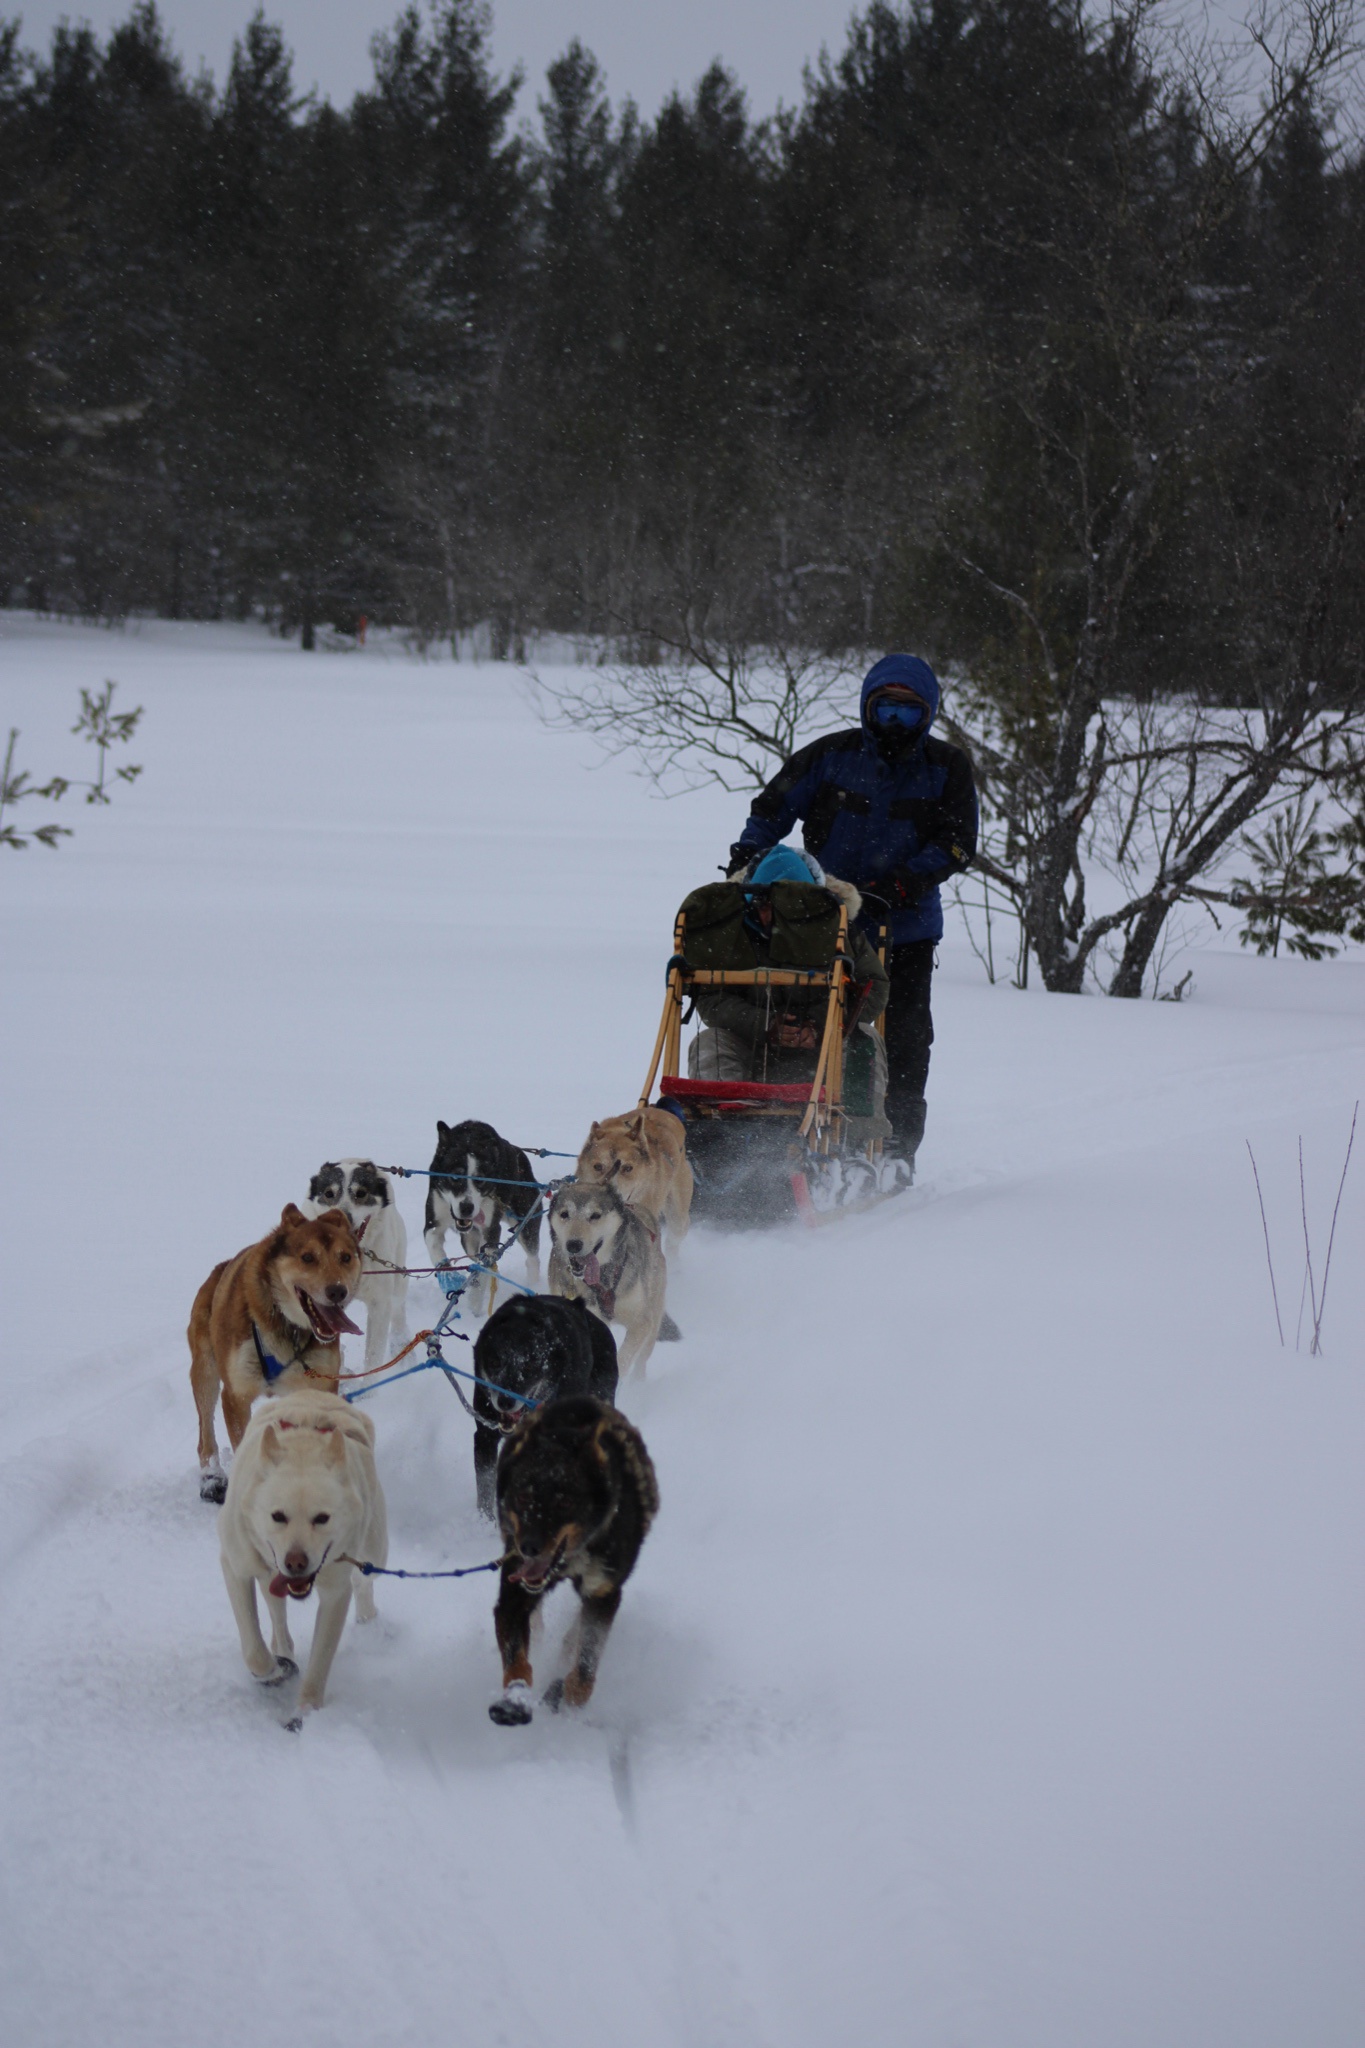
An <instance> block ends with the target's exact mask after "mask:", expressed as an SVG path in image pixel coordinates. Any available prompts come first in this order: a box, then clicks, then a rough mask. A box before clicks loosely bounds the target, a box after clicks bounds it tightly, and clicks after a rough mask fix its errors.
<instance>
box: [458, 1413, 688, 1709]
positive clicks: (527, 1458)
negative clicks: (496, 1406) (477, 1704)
mask: <svg viewBox="0 0 1365 2048" xmlns="http://www.w3.org/2000/svg"><path fill="white" fill-rule="evenodd" d="M658 1508H659V1487H658V1482H657V1480H656V1479H655V1477H654V1467H653V1465H652V1464H651V1462H650V1457H649V1452H648V1451H647V1450H646V1449H645V1447H644V1444H643V1443H642V1442H641V1440H640V1435H639V1432H638V1430H635V1429H632V1427H631V1425H630V1424H629V1423H628V1422H627V1421H626V1418H625V1416H624V1415H622V1414H620V1413H619V1412H618V1411H617V1410H616V1409H615V1408H609V1407H608V1406H607V1405H606V1403H605V1402H603V1401H594V1400H592V1399H591V1398H590V1397H589V1396H588V1395H586V1394H579V1395H576V1396H574V1397H573V1398H571V1399H570V1400H567V1401H551V1402H550V1403H549V1404H548V1406H547V1407H544V1408H537V1409H536V1410H535V1411H534V1413H533V1414H531V1415H528V1416H527V1418H526V1420H525V1421H524V1422H523V1423H521V1424H520V1426H519V1427H518V1428H517V1430H516V1431H515V1432H514V1434H513V1435H512V1436H510V1437H509V1438H508V1439H507V1442H506V1443H505V1444H504V1446H503V1451H502V1456H501V1458H500V1459H499V1460H498V1521H499V1523H500V1524H501V1527H502V1535H503V1541H504V1543H505V1544H506V1546H507V1555H506V1557H505V1558H504V1559H503V1565H502V1584H501V1587H500V1588H499V1592H498V1604H497V1606H496V1607H495V1608H494V1610H493V1620H494V1624H495V1626H496V1628H497V1632H498V1648H499V1649H500V1650H501V1652H502V1678H503V1690H502V1692H501V1694H500V1695H499V1697H498V1698H497V1699H495V1700H494V1702H493V1704H492V1706H491V1707H490V1708H489V1709H488V1712H489V1714H490V1716H491V1717H492V1719H493V1720H495V1721H497V1722H499V1723H500V1724H501V1725H502V1726H503V1727H505V1728H510V1727H515V1726H516V1725H517V1724H518V1723H520V1722H523V1721H529V1720H530V1718H531V1660H530V1657H529V1656H528V1654H527V1652H528V1649H529V1647H530V1641H531V1620H532V1617H533V1615H534V1614H535V1612H536V1610H537V1608H538V1607H539V1606H540V1603H541V1600H542V1599H543V1598H544V1596H545V1594H546V1593H547V1592H548V1591H549V1589H550V1587H551V1586H554V1585H557V1584H558V1582H559V1581H560V1580H561V1579H568V1580H570V1581H571V1582H572V1584H573V1587H574V1590H575V1592H576V1593H577V1594H578V1599H579V1609H578V1620H577V1623H576V1624H575V1626H574V1628H573V1630H572V1631H571V1633H570V1637H569V1668H568V1670H567V1671H566V1672H565V1674H564V1676H563V1678H557V1679H556V1680H555V1682H554V1684H553V1685H551V1686H550V1688H549V1690H548V1691H547V1692H546V1694H545V1704H546V1706H548V1707H554V1708H558V1707H560V1706H565V1705H567V1706H571V1707H581V1706H583V1705H584V1704H585V1703H586V1701H588V1700H589V1699H590V1698H591V1697H592V1689H593V1686H594V1684H595V1682H596V1679H597V1665H598V1661H599V1659H600V1658H601V1655H602V1650H603V1647H604V1645H605V1643H606V1640H607V1636H608V1634H609V1632H610V1630H611V1625H612V1623H613V1621H614V1620H615V1619H616V1610H617V1608H618V1607H619V1606H620V1604H621V1588H622V1586H623V1585H624V1584H625V1582H626V1580H627V1579H628V1578H629V1577H630V1575H631V1572H632V1571H633V1570H634V1569H635V1560H636V1558H637V1557H638V1556H639V1555H640V1545H641V1544H642V1543H643V1542H644V1540H645V1536H646V1535H647V1533H648V1530H649V1525H650V1523H651V1522H652V1521H653V1520H654V1517H655V1515H656V1514H657V1512H658Z"/></svg>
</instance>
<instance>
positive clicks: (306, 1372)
mask: <svg viewBox="0 0 1365 2048" xmlns="http://www.w3.org/2000/svg"><path fill="white" fill-rule="evenodd" d="M360 1272H361V1258H360V1246H359V1244H358V1242H357V1241H356V1235H355V1232H354V1230H352V1228H351V1224H350V1219H349V1217H348V1216H347V1215H346V1214H345V1212H344V1210H341V1209H327V1210H325V1211H324V1212H323V1214H322V1215H321V1216H316V1217H308V1216H305V1215H304V1214H303V1211H302V1210H301V1209H299V1208H297V1207H296V1206H295V1204H294V1203H293V1202H289V1203H286V1205H285V1208H284V1210H283V1212H282V1214H281V1216H280V1220H279V1222H278V1224H277V1225H276V1226H275V1228H274V1229H273V1230H271V1231H267V1233H266V1235H265V1236H264V1237H263V1238H262V1239H261V1240H260V1242H259V1244H252V1245H248V1246H247V1248H246V1250H245V1251H243V1252H238V1254H237V1256H236V1258H235V1259H224V1261H223V1262H222V1264H221V1265H219V1266H215V1267H214V1269H213V1271H212V1272H211V1273H210V1274H209V1277H208V1279H207V1280H206V1281H205V1282H204V1284H203V1286H202V1287H201V1288H200V1290H199V1292H198V1293H197V1294H196V1295H195V1297H194V1307H193V1308H192V1309H191V1311H190V1327H189V1333H188V1334H189V1340H190V1385H191V1386H192V1387H193V1389H194V1400H195V1406H196V1407H197V1408H198V1410H199V1495H200V1498H201V1499H202V1500H207V1501H213V1502H216V1503H219V1504H221V1502H222V1501H223V1500H224V1498H225V1497H226V1495H227V1477H226V1475H225V1473H224V1471H223V1468H222V1466H221V1465H220V1464H219V1462H218V1441H217V1437H216V1436H215V1434H214V1427H213V1420H214V1411H215V1409H216V1408H217V1406H218V1400H219V1396H220V1394H221V1397H222V1403H223V1421H224V1422H225V1423H226V1424H227V1433H228V1440H229V1442H230V1443H231V1445H232V1448H233V1450H234V1451H235V1450H236V1448H237V1446H238V1444H239V1443H240V1442H241V1441H242V1437H243V1434H244V1433H245V1430H246V1426H247V1422H248V1421H249V1419H250V1416H251V1407H252V1403H253V1402H254V1401H255V1400H256V1399H257V1397H258V1396H259V1395H261V1394H296V1393H301V1392H302V1391H303V1390H304V1389H305V1388H307V1387H316V1388H318V1389H319V1390H320V1391H323V1392H326V1393H329V1394H335V1392H336V1390H337V1381H338V1379H339V1377H340V1374H341V1338H342V1333H343V1332H344V1331H349V1332H350V1334H351V1335H352V1336H356V1337H358V1336H359V1335H360V1331H359V1329H358V1328H357V1326H356V1325H355V1324H354V1323H353V1322H352V1321H351V1318H350V1317H349V1316H348V1315H347V1313H346V1309H347V1305H348V1304H349V1302H350V1301H351V1300H352V1298H353V1297H354V1295H355V1292H356V1289H357V1287H358V1286H359V1283H360Z"/></svg>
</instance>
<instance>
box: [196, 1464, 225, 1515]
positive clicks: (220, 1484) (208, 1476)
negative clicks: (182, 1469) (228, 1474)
mask: <svg viewBox="0 0 1365 2048" xmlns="http://www.w3.org/2000/svg"><path fill="white" fill-rule="evenodd" d="M199 1498H200V1500H206V1501H207V1502H208V1503H209V1505H210V1507H215V1508H220V1507H221V1506H222V1505H223V1502H224V1501H225V1500H226V1499H227V1480H226V1479H225V1478H224V1477H223V1475H222V1473H221V1472H201V1473H200V1475H199Z"/></svg>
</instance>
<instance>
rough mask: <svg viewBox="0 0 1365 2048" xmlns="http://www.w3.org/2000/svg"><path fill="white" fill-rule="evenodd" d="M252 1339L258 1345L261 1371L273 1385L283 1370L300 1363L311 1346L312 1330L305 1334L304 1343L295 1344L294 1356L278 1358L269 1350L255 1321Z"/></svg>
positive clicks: (269, 1385)
mask: <svg viewBox="0 0 1365 2048" xmlns="http://www.w3.org/2000/svg"><path fill="white" fill-rule="evenodd" d="M251 1341H252V1343H253V1344H254V1345H255V1346H256V1356H257V1358H258V1359H259V1360H260V1363H261V1371H262V1372H263V1373H264V1374H265V1383H266V1385H267V1386H268V1387H273V1386H274V1384H275V1382H276V1380H277V1379H278V1378H279V1376H280V1374H281V1373H282V1372H288V1370H289V1368H290V1366H291V1365H297V1364H298V1363H299V1361H300V1359H301V1358H302V1357H303V1354H304V1352H305V1351H306V1350H307V1349H308V1348H309V1343H310V1342H311V1332H309V1333H308V1334H307V1335H306V1336H305V1341H304V1342H303V1343H302V1344H296V1345H295V1347H294V1356H293V1357H292V1358H276V1357H275V1356H274V1355H273V1353H271V1352H269V1351H267V1350H266V1348H265V1346H264V1344H262V1342H261V1333H260V1331H259V1330H258V1329H257V1328H256V1325H255V1323H253V1324H252V1325H251ZM303 1369H304V1371H305V1372H307V1370H308V1368H307V1366H304V1368H303Z"/></svg>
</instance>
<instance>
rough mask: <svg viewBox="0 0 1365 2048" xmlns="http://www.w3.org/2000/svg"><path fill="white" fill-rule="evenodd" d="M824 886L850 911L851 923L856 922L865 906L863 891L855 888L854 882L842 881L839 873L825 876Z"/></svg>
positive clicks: (849, 918) (849, 919)
mask: <svg viewBox="0 0 1365 2048" xmlns="http://www.w3.org/2000/svg"><path fill="white" fill-rule="evenodd" d="M824 886H825V888H826V889H828V890H829V893H830V895H831V896H832V897H833V898H834V900H835V902H836V903H842V904H843V906H844V908H845V910H846V911H847V912H848V921H849V923H850V924H854V923H856V921H857V918H858V913H859V912H860V911H861V909H862V907H863V899H862V895H861V893H860V892H859V891H858V890H857V889H855V888H854V886H853V884H852V882H844V881H841V880H840V879H839V877H838V875H831V874H828V873H827V874H826V876H825V881H824Z"/></svg>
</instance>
